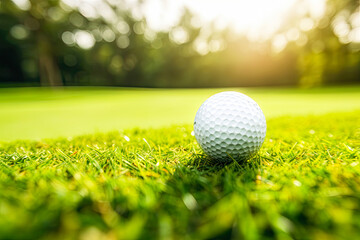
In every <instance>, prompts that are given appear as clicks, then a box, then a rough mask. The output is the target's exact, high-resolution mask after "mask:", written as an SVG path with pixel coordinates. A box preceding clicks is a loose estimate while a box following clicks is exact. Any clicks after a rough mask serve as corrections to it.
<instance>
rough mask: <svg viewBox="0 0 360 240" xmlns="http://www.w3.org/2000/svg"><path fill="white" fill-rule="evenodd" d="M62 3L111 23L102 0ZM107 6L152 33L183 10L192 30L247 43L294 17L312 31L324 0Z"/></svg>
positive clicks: (154, 1)
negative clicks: (209, 29)
mask: <svg viewBox="0 0 360 240" xmlns="http://www.w3.org/2000/svg"><path fill="white" fill-rule="evenodd" d="M14 1H15V0H14ZM16 1H17V2H26V1H25V0H16ZM62 2H63V3H65V4H66V5H68V6H70V7H73V8H76V7H77V8H79V10H80V12H81V13H82V14H83V15H84V16H86V17H90V18H94V17H96V16H101V17H102V18H104V19H105V20H106V21H107V22H110V23H111V22H114V23H115V19H116V16H115V13H114V12H113V11H112V10H111V9H110V8H109V7H108V6H107V5H106V4H104V0H76V1H71V0H62ZM111 3H112V4H114V5H117V4H121V3H123V4H122V5H123V7H124V9H127V10H129V11H130V13H131V15H132V17H134V18H135V19H138V20H140V19H142V18H145V19H146V21H147V24H148V26H149V28H151V29H152V30H154V31H169V30H170V29H171V28H173V27H175V26H177V24H178V23H179V21H180V18H181V16H182V14H183V11H184V8H187V9H189V11H190V12H192V13H193V14H194V16H195V17H194V18H196V19H194V21H192V23H194V26H196V27H201V26H205V25H208V24H211V23H212V24H213V26H214V27H215V29H216V30H222V29H224V28H230V29H232V31H233V32H234V33H235V34H243V35H245V36H246V37H247V38H248V39H249V40H251V41H263V40H267V39H270V38H272V37H273V36H274V35H275V34H276V32H277V31H278V30H279V29H280V28H281V26H283V25H284V24H286V23H287V21H288V19H289V17H291V16H294V15H296V16H300V17H305V16H306V15H308V16H309V17H308V18H304V19H303V20H302V21H301V22H300V24H299V26H293V27H297V28H299V29H300V30H303V31H308V30H310V29H312V28H313V27H314V24H315V22H314V19H315V20H316V19H319V18H320V17H321V16H322V15H323V14H324V11H325V3H326V0H272V1H269V0H253V1H248V0H222V1H221V0H177V1H174V0H147V1H143V2H141V1H139V0H122V1H120V0H112V1H111ZM124 3H125V4H124ZM90 10H91V11H90ZM94 11H95V12H94ZM294 33H295V32H294ZM293 35H294V34H293ZM295 35H297V34H295ZM295 35H294V36H295Z"/></svg>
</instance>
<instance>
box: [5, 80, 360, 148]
mask: <svg viewBox="0 0 360 240" xmlns="http://www.w3.org/2000/svg"><path fill="white" fill-rule="evenodd" d="M223 90H229V89H177V90H174V89H173V90H169V89H127V88H125V89H124V88H63V89H56V90H53V89H46V88H20V89H17V88H16V89H0V109H1V111H0V141H13V140H19V139H32V140H40V139H43V138H54V137H61V136H62V137H69V136H71V137H74V136H78V135H83V134H90V133H95V132H106V131H113V130H120V129H129V128H134V127H141V128H148V127H155V128H159V127H169V126H171V125H173V124H178V125H179V124H191V123H192V121H193V119H194V116H195V113H196V110H197V109H198V108H199V106H200V105H201V103H202V102H203V101H204V100H205V99H207V98H208V97H209V96H210V95H212V94H214V93H216V92H219V91H223ZM236 90H238V91H240V92H243V93H245V94H247V95H249V96H250V97H252V98H253V99H254V100H255V101H256V102H258V103H259V105H260V106H261V108H262V109H263V111H264V113H265V116H266V118H267V119H271V118H274V117H279V116H284V115H286V116H301V115H308V114H312V115H321V114H326V113H331V112H348V111H353V110H356V109H359V108H360V87H359V86H349V87H341V88H339V87H328V88H319V89H291V88H290V89H289V88H264V89H257V88H256V89H250V88H246V89H236Z"/></svg>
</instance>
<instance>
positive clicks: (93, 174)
mask: <svg viewBox="0 0 360 240" xmlns="http://www.w3.org/2000/svg"><path fill="white" fill-rule="evenodd" d="M359 115H360V111H359V110H357V111H350V112H346V113H328V114H325V115H321V114H320V115H316V116H286V117H285V116H282V117H273V118H271V119H270V120H268V132H267V137H266V139H265V142H264V145H263V147H262V149H261V151H260V153H259V155H257V156H256V157H254V158H253V159H251V160H249V161H247V162H242V163H237V162H233V163H231V164H228V165H219V164H216V162H213V161H211V160H209V159H207V158H206V156H204V155H203V154H202V152H201V150H200V149H199V146H198V145H197V144H196V141H195V138H194V136H192V134H191V132H192V126H191V125H189V124H185V125H183V124H182V125H178V126H172V127H166V128H157V129H149V128H147V129H133V130H127V131H113V132H110V133H102V134H101V133H99V134H92V135H85V136H81V137H75V138H60V139H53V140H42V141H15V142H10V143H2V144H1V145H0V239H14V238H15V239H25V238H26V239H28V238H32V239H230V238H234V239H274V238H276V239H356V238H357V237H358V236H360V159H359V158H360V149H359V146H360V142H359V139H360V128H359V127H360V118H359Z"/></svg>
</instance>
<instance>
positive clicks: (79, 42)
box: [0, 0, 360, 87]
mask: <svg viewBox="0 0 360 240" xmlns="http://www.w3.org/2000/svg"><path fill="white" fill-rule="evenodd" d="M15 2H16V3H15ZM69 2H71V1H61V0H50V1H47V0H46V1H45V0H24V1H15V0H14V1H10V0H3V1H1V3H0V86H9V85H10V86H14V85H15V86H17V85H21V86H24V85H42V86H48V85H50V86H60V85H109V86H144V87H215V86H222V87H227V86H260V85H261V86H264V85H301V86H318V85H324V84H341V83H354V82H357V83H358V82H359V79H360V53H359V51H360V45H359V42H356V41H349V40H346V39H345V38H344V34H342V35H341V34H340V35H339V34H336V33H337V32H338V33H339V31H337V30H336V24H337V22H338V23H339V19H343V20H344V21H345V22H346V23H348V26H350V28H351V24H350V21H351V18H352V17H353V16H354V14H355V13H356V12H357V13H358V11H359V6H358V5H359V3H358V1H356V0H346V1H338V0H329V1H328V2H327V10H326V13H325V15H324V16H323V17H322V18H321V19H320V20H319V21H317V20H316V21H315V20H314V22H315V23H314V24H315V27H314V28H312V29H311V30H309V31H306V32H301V34H302V35H301V39H303V40H304V39H305V40H304V41H302V42H301V41H300V44H299V41H288V44H287V46H286V47H285V49H282V51H274V50H273V46H272V40H273V39H270V40H267V41H262V42H254V41H250V40H249V39H248V38H246V37H244V36H234V34H233V33H232V32H231V30H229V29H225V30H222V31H219V30H215V28H214V27H213V26H212V24H209V26H203V27H199V26H194V25H193V24H191V20H192V18H193V15H192V13H191V12H190V11H188V10H185V11H184V14H183V17H182V19H181V20H180V21H179V24H178V25H177V26H174V27H173V28H172V29H170V30H169V32H155V31H153V30H151V29H150V28H149V27H148V25H147V22H146V19H138V18H135V17H133V15H132V14H131V12H130V10H129V6H127V5H126V4H127V3H126V1H123V0H118V1H116V0H111V1H109V0H108V1H103V2H102V5H101V6H102V8H101V9H102V10H101V11H100V10H99V9H93V8H91V6H90V5H87V6H86V8H78V7H73V6H70V5H71V4H69ZM137 4H142V1H138V2H137ZM304 17H310V16H303V15H302V16H295V17H294V18H293V19H290V20H289V21H287V23H288V24H289V26H286V24H285V25H284V26H283V28H282V29H281V30H280V31H279V35H280V36H281V34H283V33H286V32H288V31H291V29H292V28H293V26H295V25H298V24H297V23H298V22H301V21H302V20H304ZM341 24H343V22H341ZM343 25H344V24H343ZM353 27H354V26H353ZM355 27H356V26H355ZM357 27H360V26H357ZM204 28H208V29H209V31H210V32H211V34H209V36H208V37H206V38H204V37H202V36H201V34H202V31H203V29H204ZM340 30H341V29H340ZM282 32H283V33H282ZM342 32H344V31H342ZM359 32H360V31H357V33H359ZM340 33H341V31H340ZM348 34H349V33H348ZM176 36H180V38H179V37H176ZM181 36H182V38H181ZM194 46H197V47H194Z"/></svg>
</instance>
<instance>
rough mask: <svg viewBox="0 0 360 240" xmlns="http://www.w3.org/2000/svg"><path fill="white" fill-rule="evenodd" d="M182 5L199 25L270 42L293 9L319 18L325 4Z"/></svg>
mask: <svg viewBox="0 0 360 240" xmlns="http://www.w3.org/2000/svg"><path fill="white" fill-rule="evenodd" d="M184 3H185V5H186V6H188V7H189V8H190V9H191V10H192V11H193V12H194V13H195V14H196V15H197V16H199V18H200V19H201V21H202V22H203V23H206V22H214V23H215V27H218V28H219V29H221V28H224V27H230V28H231V29H233V30H234V31H235V33H237V34H245V35H246V36H247V37H248V38H249V39H250V40H265V39H268V38H270V37H271V36H272V35H273V34H274V33H275V32H276V31H277V30H278V29H279V28H280V27H281V25H282V24H284V22H286V21H287V19H288V18H289V16H291V15H293V14H295V13H294V10H295V9H296V10H297V11H301V12H302V13H306V12H308V13H309V14H310V15H311V16H312V17H314V18H319V17H321V16H322V14H323V13H324V7H325V0H303V1H298V0H287V1H284V0H273V1H268V0H253V1H241V0H223V1H219V0H197V1H193V0H184ZM295 6H296V7H295Z"/></svg>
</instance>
